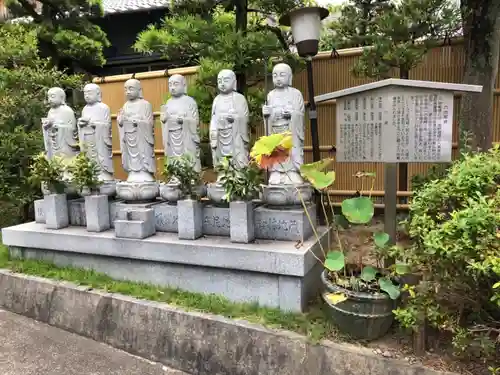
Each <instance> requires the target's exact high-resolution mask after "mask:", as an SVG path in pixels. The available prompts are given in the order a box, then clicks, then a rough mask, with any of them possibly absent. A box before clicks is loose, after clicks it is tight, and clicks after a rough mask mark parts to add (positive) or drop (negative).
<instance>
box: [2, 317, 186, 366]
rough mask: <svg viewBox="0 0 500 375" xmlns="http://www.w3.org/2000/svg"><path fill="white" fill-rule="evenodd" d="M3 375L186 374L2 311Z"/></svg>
mask: <svg viewBox="0 0 500 375" xmlns="http://www.w3.org/2000/svg"><path fill="white" fill-rule="evenodd" d="M0 374H1V375H143V374H144V375H187V374H186V373H184V372H180V371H177V370H172V369H170V368H167V367H165V366H163V365H161V364H158V363H153V362H150V361H147V360H145V359H143V358H139V357H136V356H133V355H131V354H128V353H126V352H123V351H121V350H118V349H115V348H112V347H110V346H107V345H105V344H102V343H98V342H96V341H94V340H91V339H88V338H85V337H81V336H78V335H75V334H73V333H69V332H66V331H63V330H61V329H58V328H55V327H51V326H49V325H47V324H43V323H40V322H37V321H35V320H32V319H29V318H26V317H24V316H21V315H16V314H13V313H10V312H7V311H4V310H0Z"/></svg>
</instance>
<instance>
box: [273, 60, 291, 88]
mask: <svg viewBox="0 0 500 375" xmlns="http://www.w3.org/2000/svg"><path fill="white" fill-rule="evenodd" d="M292 78H293V75H292V68H290V65H288V64H283V63H280V64H276V66H275V67H274V68H273V84H274V87H277V88H284V87H288V86H291V85H292Z"/></svg>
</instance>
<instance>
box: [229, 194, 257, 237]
mask: <svg viewBox="0 0 500 375" xmlns="http://www.w3.org/2000/svg"><path fill="white" fill-rule="evenodd" d="M254 209H255V207H254V203H253V202H231V203H230V204H229V215H230V217H231V242H238V243H249V242H252V241H253V240H254V239H255V226H254Z"/></svg>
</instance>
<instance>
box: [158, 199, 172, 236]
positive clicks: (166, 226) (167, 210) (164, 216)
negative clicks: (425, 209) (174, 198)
mask: <svg viewBox="0 0 500 375" xmlns="http://www.w3.org/2000/svg"><path fill="white" fill-rule="evenodd" d="M153 209H154V211H155V225H156V230H157V231H158V232H173V233H177V230H178V224H177V204H175V203H169V202H163V203H160V204H156V205H154V206H153Z"/></svg>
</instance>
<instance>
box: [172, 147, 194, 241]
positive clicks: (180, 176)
mask: <svg viewBox="0 0 500 375" xmlns="http://www.w3.org/2000/svg"><path fill="white" fill-rule="evenodd" d="M163 178H164V179H165V181H168V182H169V184H173V183H175V184H176V185H177V186H178V189H179V193H178V194H179V196H178V198H179V200H178V202H177V224H178V235H179V239H185V240H195V239H197V238H199V237H201V235H202V224H203V204H202V203H201V201H200V198H201V194H202V192H201V188H200V186H202V183H201V178H200V174H199V173H198V172H197V171H195V169H194V164H193V162H192V158H191V157H190V156H189V155H183V156H181V157H175V158H168V159H167V158H165V168H164V171H163Z"/></svg>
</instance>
